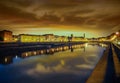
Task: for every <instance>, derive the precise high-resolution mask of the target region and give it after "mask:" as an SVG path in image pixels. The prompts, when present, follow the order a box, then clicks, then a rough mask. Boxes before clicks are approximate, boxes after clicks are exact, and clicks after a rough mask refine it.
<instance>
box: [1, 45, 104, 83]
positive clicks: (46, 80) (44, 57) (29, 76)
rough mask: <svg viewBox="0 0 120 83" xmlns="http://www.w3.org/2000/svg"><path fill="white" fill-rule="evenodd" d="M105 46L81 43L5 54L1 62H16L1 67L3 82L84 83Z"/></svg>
mask: <svg viewBox="0 0 120 83" xmlns="http://www.w3.org/2000/svg"><path fill="white" fill-rule="evenodd" d="M86 45H87V46H86ZM105 48H106V47H105V45H104V44H96V45H94V46H93V45H92V44H90V45H89V44H80V45H69V46H56V47H49V48H47V49H40V50H33V51H25V52H23V51H19V53H17V54H16V53H13V55H11V56H10V55H8V56H4V57H3V56H2V58H1V60H0V63H1V64H10V63H13V64H11V65H5V66H4V65H3V66H2V67H1V66H0V74H1V78H0V82H1V83H9V81H11V83H40V82H41V83H85V81H86V79H87V78H88V77H89V75H90V73H91V72H92V70H93V69H94V67H95V65H96V64H97V62H98V61H99V59H100V57H101V56H102V53H103V51H104V50H105ZM21 60H22V61H21ZM14 61H19V62H18V63H16V62H14ZM8 70H10V71H8ZM18 73H19V74H18ZM33 79H34V80H33Z"/></svg>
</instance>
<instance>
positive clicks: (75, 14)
mask: <svg viewBox="0 0 120 83" xmlns="http://www.w3.org/2000/svg"><path fill="white" fill-rule="evenodd" d="M119 29H120V0H0V30H11V31H12V32H13V33H14V34H23V33H24V34H36V35H37V34H46V33H53V34H56V35H66V36H68V35H70V34H74V35H75V36H82V34H84V33H86V37H88V38H90V37H101V36H108V35H110V34H111V33H113V32H116V31H118V30H119Z"/></svg>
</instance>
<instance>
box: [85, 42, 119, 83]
mask: <svg viewBox="0 0 120 83" xmlns="http://www.w3.org/2000/svg"><path fill="white" fill-rule="evenodd" d="M116 49H117V50H116ZM119 52H120V49H118V48H117V47H116V46H115V45H113V44H110V46H109V47H108V48H107V49H106V51H105V52H104V54H103V56H102V58H101V59H100V61H99V62H98V64H97V65H96V67H95V69H94V70H93V72H92V74H91V75H90V77H89V78H88V80H87V82H86V83H120V72H119V69H120V61H119V55H118V53H119Z"/></svg>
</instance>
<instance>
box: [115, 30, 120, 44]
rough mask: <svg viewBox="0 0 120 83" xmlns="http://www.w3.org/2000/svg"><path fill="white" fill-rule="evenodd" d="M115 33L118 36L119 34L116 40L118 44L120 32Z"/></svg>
mask: <svg viewBox="0 0 120 83" xmlns="http://www.w3.org/2000/svg"><path fill="white" fill-rule="evenodd" d="M115 34H116V36H117V38H116V42H117V44H118V43H119V42H118V37H119V32H116V33H115Z"/></svg>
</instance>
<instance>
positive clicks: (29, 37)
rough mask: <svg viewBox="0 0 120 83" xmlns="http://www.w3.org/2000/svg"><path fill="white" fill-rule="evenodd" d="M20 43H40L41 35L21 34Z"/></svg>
mask: <svg viewBox="0 0 120 83" xmlns="http://www.w3.org/2000/svg"><path fill="white" fill-rule="evenodd" d="M19 41H20V42H40V36H39V35H29V34H20V35H19Z"/></svg>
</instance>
